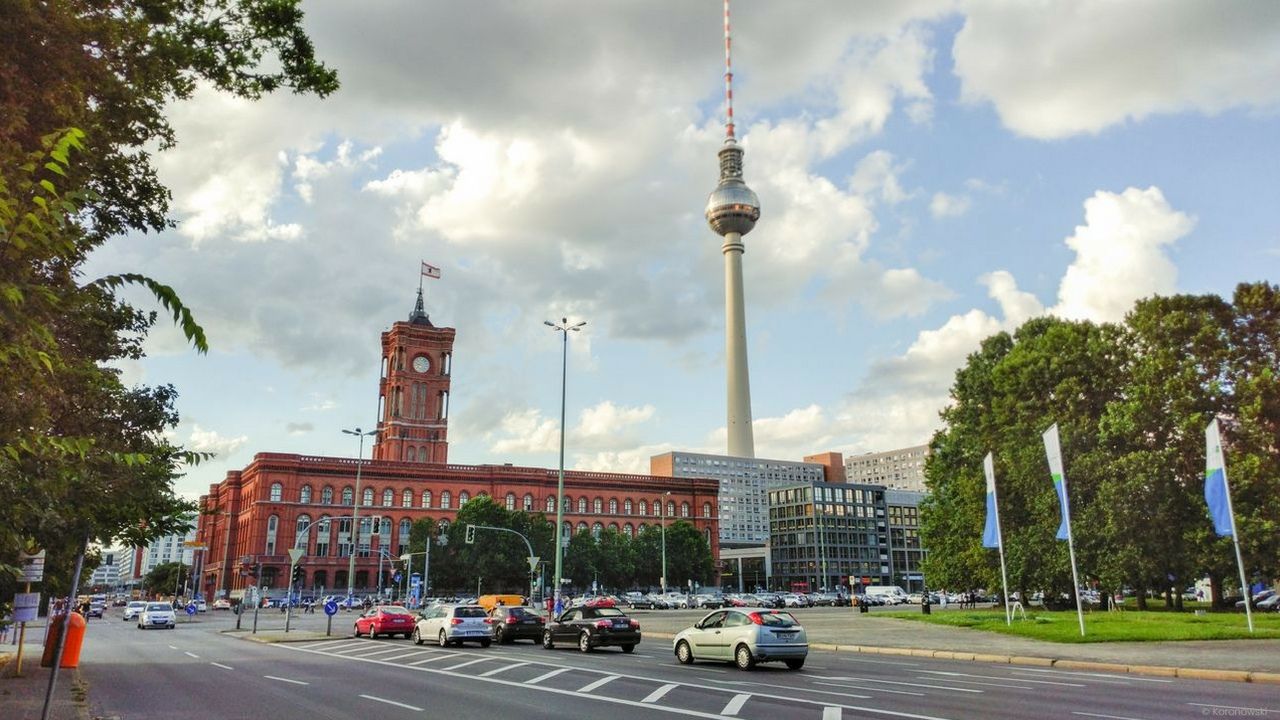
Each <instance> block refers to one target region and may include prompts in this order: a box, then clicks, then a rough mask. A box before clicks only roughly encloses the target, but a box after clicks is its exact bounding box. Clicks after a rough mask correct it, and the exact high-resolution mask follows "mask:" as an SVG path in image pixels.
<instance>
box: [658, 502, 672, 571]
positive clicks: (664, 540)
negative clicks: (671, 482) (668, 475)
mask: <svg viewBox="0 0 1280 720" xmlns="http://www.w3.org/2000/svg"><path fill="white" fill-rule="evenodd" d="M669 497H671V491H670V490H668V491H666V492H664V493H662V499H661V500H660V501H659V502H660V503H661V504H660V505H659V506H658V507H659V509H660V513H659V514H660V515H661V517H662V594H663V595H666V594H667V500H666V499H667V498H669Z"/></svg>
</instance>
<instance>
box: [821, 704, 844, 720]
mask: <svg viewBox="0 0 1280 720" xmlns="http://www.w3.org/2000/svg"><path fill="white" fill-rule="evenodd" d="M843 715H844V708H839V707H831V706H829V705H828V706H827V707H824V708H822V720H841V718H842V717H843Z"/></svg>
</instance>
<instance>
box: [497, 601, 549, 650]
mask: <svg viewBox="0 0 1280 720" xmlns="http://www.w3.org/2000/svg"><path fill="white" fill-rule="evenodd" d="M489 620H490V624H491V626H492V627H493V641H494V642H496V643H498V644H500V645H501V644H506V643H509V642H511V641H513V640H532V641H534V642H538V641H539V640H541V639H542V631H543V629H544V628H545V627H546V624H547V621H546V620H545V619H543V617H542V616H541V615H539V614H538V611H537V610H535V609H533V608H531V607H523V606H519V605H511V606H507V605H499V606H497V607H495V608H494V609H493V610H491V611H489Z"/></svg>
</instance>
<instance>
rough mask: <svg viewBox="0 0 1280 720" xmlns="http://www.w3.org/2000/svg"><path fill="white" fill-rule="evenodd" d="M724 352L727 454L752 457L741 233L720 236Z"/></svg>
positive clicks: (752, 442) (752, 439)
mask: <svg viewBox="0 0 1280 720" xmlns="http://www.w3.org/2000/svg"><path fill="white" fill-rule="evenodd" d="M720 250H721V252H723V253H724V354H725V371H726V372H725V390H726V395H727V399H728V417H727V423H726V425H725V427H726V430H727V431H728V453H729V455H732V456H733V457H743V458H753V457H755V456H756V449H755V448H756V443H755V435H754V433H753V432H752V430H751V375H750V373H749V372H748V371H747V310H746V303H745V302H744V300H743V290H742V253H743V245H742V235H740V234H738V233H732V232H731V233H728V234H726V235H725V236H724V245H722V246H721V247H720Z"/></svg>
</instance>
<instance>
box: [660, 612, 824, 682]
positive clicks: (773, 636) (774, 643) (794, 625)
mask: <svg viewBox="0 0 1280 720" xmlns="http://www.w3.org/2000/svg"><path fill="white" fill-rule="evenodd" d="M672 649H673V650H674V652H675V655H676V659H677V660H679V661H680V662H681V663H682V664H684V665H689V664H691V663H693V661H694V660H717V661H732V662H733V663H734V664H735V665H737V666H738V667H739V668H740V669H742V670H750V669H751V668H753V667H755V665H756V663H759V662H773V661H779V660H780V661H782V662H785V663H786V664H787V667H789V668H791V669H792V670H799V669H800V668H802V667H804V661H805V658H806V657H807V656H808V655H809V639H808V636H807V635H806V634H805V631H804V627H802V626H801V625H800V623H798V622H796V619H795V617H793V616H792V615H791V613H789V612H786V611H785V610H772V609H765V608H726V609H724V610H717V611H715V612H713V613H711V614H709V615H707V616H706V617H704V618H702V619H701V620H699V621H698V622H697V623H695V624H694V626H693V627H690V628H686V629H684V630H681V631H680V632H679V633H677V634H676V637H675V640H673V641H672Z"/></svg>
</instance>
